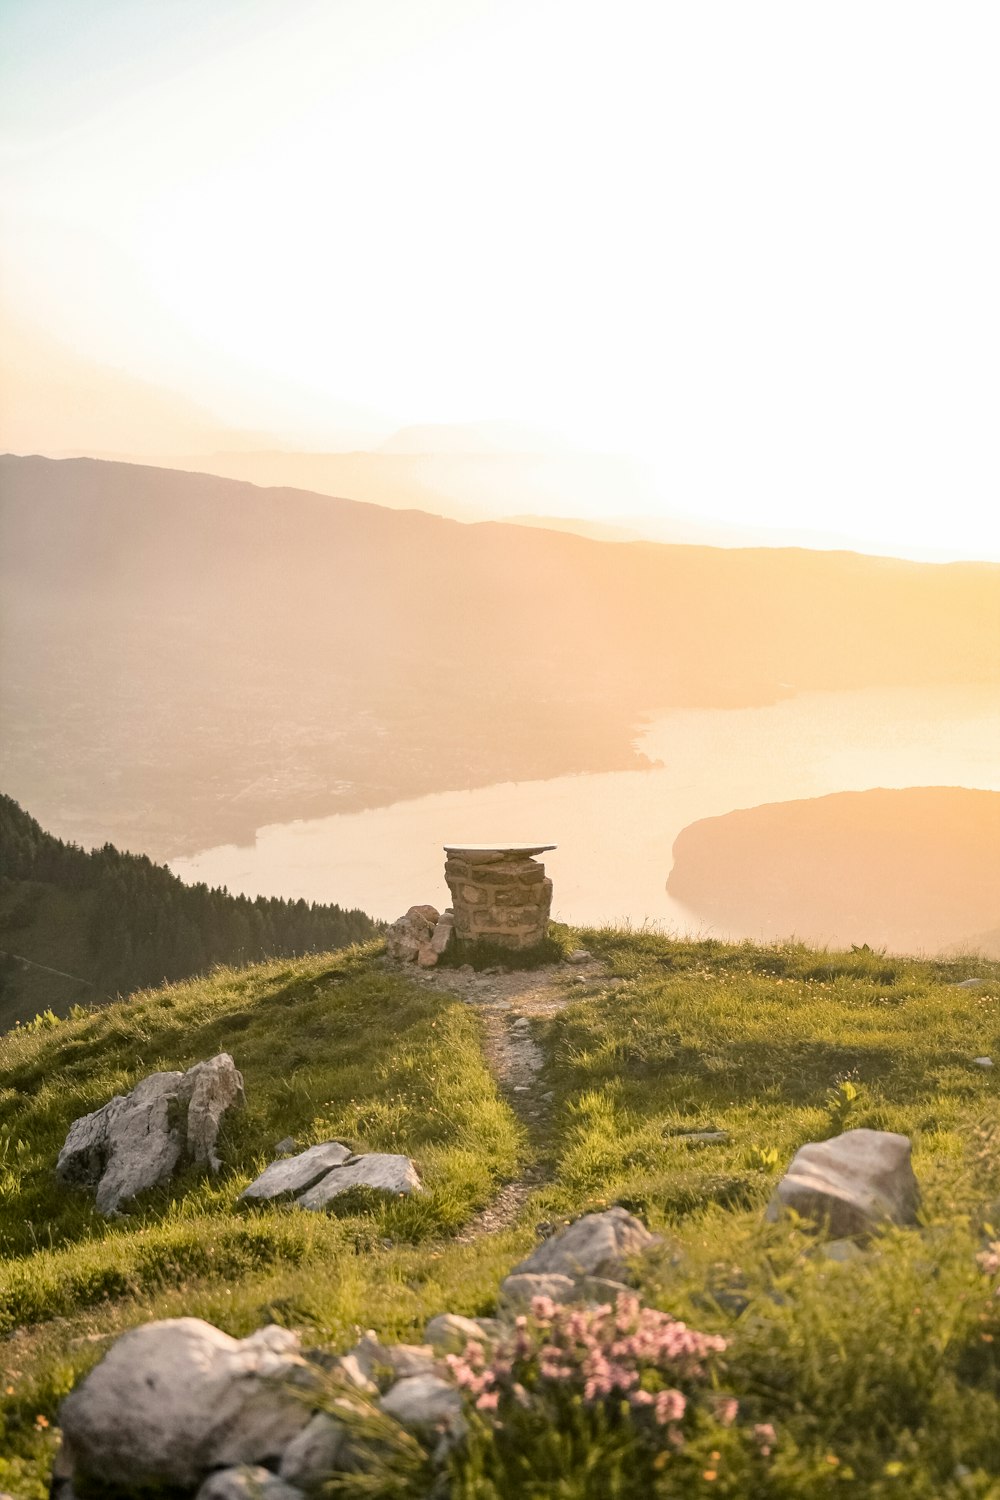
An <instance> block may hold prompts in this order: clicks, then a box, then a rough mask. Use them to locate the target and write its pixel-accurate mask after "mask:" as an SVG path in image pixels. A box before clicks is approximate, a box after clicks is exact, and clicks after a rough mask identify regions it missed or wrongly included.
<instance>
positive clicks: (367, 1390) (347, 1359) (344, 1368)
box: [336, 1351, 378, 1396]
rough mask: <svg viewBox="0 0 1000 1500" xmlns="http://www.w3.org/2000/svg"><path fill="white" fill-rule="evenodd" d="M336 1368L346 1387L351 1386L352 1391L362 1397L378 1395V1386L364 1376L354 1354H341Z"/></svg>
mask: <svg viewBox="0 0 1000 1500" xmlns="http://www.w3.org/2000/svg"><path fill="white" fill-rule="evenodd" d="M336 1368H337V1370H338V1371H339V1373H340V1374H341V1375H342V1376H343V1378H344V1379H345V1380H346V1381H347V1383H348V1385H352V1386H353V1387H354V1389H355V1390H356V1391H360V1392H361V1393H362V1395H364V1396H377V1395H378V1386H377V1385H376V1384H375V1382H374V1380H369V1378H368V1376H367V1375H366V1374H365V1371H364V1370H363V1368H362V1366H361V1361H360V1360H359V1359H358V1357H357V1355H356V1354H353V1353H351V1352H350V1351H348V1353H347V1354H342V1355H341V1356H340V1358H339V1359H338V1360H337V1365H336Z"/></svg>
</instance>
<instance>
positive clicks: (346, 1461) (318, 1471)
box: [278, 1411, 352, 1490]
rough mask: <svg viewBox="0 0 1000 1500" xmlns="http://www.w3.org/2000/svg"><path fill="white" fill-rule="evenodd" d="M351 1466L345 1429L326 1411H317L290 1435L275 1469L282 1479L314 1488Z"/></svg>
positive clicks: (310, 1488)
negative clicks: (295, 1433) (279, 1465)
mask: <svg viewBox="0 0 1000 1500" xmlns="http://www.w3.org/2000/svg"><path fill="white" fill-rule="evenodd" d="M350 1467H352V1463H351V1459H350V1438H349V1436H348V1433H347V1429H346V1428H345V1427H343V1426H342V1425H341V1424H340V1423H339V1422H338V1421H336V1420H335V1419H334V1418H333V1417H331V1416H330V1415H329V1413H328V1412H325V1411H318V1412H317V1413H316V1415H315V1416H314V1417H311V1418H310V1419H309V1421H308V1422H307V1424H306V1426H305V1427H303V1429H302V1431H301V1432H300V1433H298V1434H297V1435H296V1436H295V1437H293V1438H292V1441H291V1442H290V1443H289V1445H288V1447H287V1448H286V1449H285V1452H284V1455H283V1457H282V1460H281V1467H280V1469H279V1470H278V1472H279V1474H280V1475H281V1477H282V1479H287V1480H288V1481H290V1482H291V1483H293V1484H297V1485H299V1486H301V1488H303V1489H305V1490H313V1489H316V1488H317V1487H318V1486H319V1485H321V1484H323V1483H324V1482H325V1481H326V1480H328V1479H332V1478H333V1476H334V1474H335V1473H336V1472H337V1471H338V1470H343V1469H345V1468H350Z"/></svg>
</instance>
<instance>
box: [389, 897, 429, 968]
mask: <svg viewBox="0 0 1000 1500" xmlns="http://www.w3.org/2000/svg"><path fill="white" fill-rule="evenodd" d="M437 923H438V911H437V908H436V907H433V906H411V907H410V909H409V911H407V912H406V913H405V914H404V915H403V916H401V917H397V919H396V921H395V922H393V924H392V926H391V927H390V928H389V931H388V932H387V933H386V937H385V951H386V953H387V954H388V955H389V957H390V958H391V959H394V960H395V962H396V963H403V964H411V963H414V962H415V960H416V959H417V958H418V957H419V954H420V950H421V948H426V947H429V946H430V943H431V939H432V938H433V936H434V929H435V928H436V926H437Z"/></svg>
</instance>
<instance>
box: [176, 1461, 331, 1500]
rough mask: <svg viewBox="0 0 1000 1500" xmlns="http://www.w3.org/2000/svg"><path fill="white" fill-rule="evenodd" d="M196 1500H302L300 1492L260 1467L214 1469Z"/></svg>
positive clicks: (253, 1465) (268, 1470)
mask: <svg viewBox="0 0 1000 1500" xmlns="http://www.w3.org/2000/svg"><path fill="white" fill-rule="evenodd" d="M195 1500H305V1497H304V1495H303V1493H302V1491H301V1490H299V1489H296V1488H295V1487H294V1486H293V1485H290V1484H286V1482H285V1481H284V1480H283V1479H279V1478H278V1476H277V1474H272V1473H271V1471H270V1469H262V1468H261V1467H260V1465H259V1464H252V1465H246V1464H244V1465H241V1466H240V1468H238V1469H217V1470H216V1472H215V1473H214V1474H211V1475H210V1476H209V1477H208V1479H206V1480H205V1483H204V1484H203V1485H202V1487H201V1489H200V1490H199V1491H198V1493H197V1495H196V1496H195Z"/></svg>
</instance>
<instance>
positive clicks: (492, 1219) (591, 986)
mask: <svg viewBox="0 0 1000 1500" xmlns="http://www.w3.org/2000/svg"><path fill="white" fill-rule="evenodd" d="M417 977H418V978H419V979H420V981H421V982H422V983H424V984H426V985H427V986H428V987H429V988H434V989H438V990H442V991H447V992H449V993H451V994H454V995H456V996H457V997H458V998H459V999H461V1000H463V1001H464V1002H465V1003H466V1004H468V1005H472V1006H474V1007H475V1008H476V1011H477V1013H478V1014H479V1016H480V1019H481V1021H482V1024H483V1050H484V1052H485V1055H486V1059H487V1062H488V1063H489V1065H490V1068H491V1069H492V1072H493V1076H494V1077H495V1078H496V1080H497V1083H498V1085H499V1087H500V1090H501V1092H502V1093H503V1095H504V1097H505V1098H506V1100H507V1102H508V1103H509V1104H510V1106H511V1108H512V1109H513V1111H514V1113H515V1114H516V1115H517V1117H518V1119H519V1120H520V1121H521V1123H522V1124H523V1125H524V1127H525V1129H526V1131H527V1133H528V1138H529V1140H530V1142H531V1145H532V1147H533V1150H534V1153H535V1160H534V1161H532V1162H531V1163H530V1164H529V1165H527V1166H526V1167H525V1169H524V1171H523V1173H522V1175H521V1176H520V1177H518V1178H517V1179H516V1180H515V1181H514V1182H508V1183H505V1184H504V1186H503V1187H502V1188H501V1189H500V1191H499V1192H498V1193H497V1195H496V1197H495V1198H493V1199H492V1200H491V1202H490V1203H489V1204H487V1206H486V1207H485V1208H483V1209H481V1210H480V1211H479V1213H477V1214H476V1215H474V1216H473V1218H472V1219H470V1221H469V1223H468V1224H467V1225H466V1226H465V1228H464V1229H463V1230H462V1231H461V1232H460V1233H459V1234H458V1235H456V1240H457V1242H458V1243H459V1244H468V1243H470V1242H471V1241H473V1240H477V1239H479V1238H480V1237H481V1236H482V1235H485V1234H496V1233H498V1232H499V1231H500V1230H503V1229H507V1228H509V1227H510V1226H511V1225H512V1224H514V1223H515V1222H516V1220H517V1218H518V1216H519V1214H520V1212H521V1209H522V1208H523V1206H524V1204H525V1202H526V1201H527V1199H528V1198H529V1197H530V1195H531V1194H532V1193H533V1192H534V1191H535V1190H536V1189H537V1188H539V1187H540V1186H542V1185H543V1184H544V1183H545V1182H546V1181H547V1180H548V1178H549V1175H550V1168H549V1165H548V1162H547V1160H546V1149H547V1143H548V1141H549V1138H550V1134H551V1130H550V1127H551V1117H552V1102H553V1096H552V1093H551V1092H550V1091H549V1090H548V1089H547V1088H546V1086H545V1080H544V1078H543V1077H542V1070H543V1066H544V1063H545V1057H544V1054H543V1052H542V1050H541V1048H540V1047H539V1046H538V1044H537V1042H536V1041H535V1040H534V1038H533V1036H532V1022H533V1021H535V1020H537V1019H539V1018H547V1017H549V1016H554V1015H557V1014H558V1012H559V1011H561V1010H563V1009H564V1008H565V1007H566V1006H567V1005H569V1004H570V1003H571V1002H572V1001H574V1000H578V999H581V998H584V997H585V996H588V995H592V994H594V993H596V992H598V991H599V990H600V989H601V988H602V987H605V986H606V985H607V983H608V979H607V967H606V965H605V964H604V963H602V962H601V961H600V960H598V959H594V958H591V957H589V956H588V957H587V958H586V959H585V960H581V961H579V962H575V963H570V964H551V965H547V966H546V967H545V968H542V969H535V970H523V971H519V972H515V973H503V972H495V971H489V970H484V971H483V972H482V973H478V974H477V973H475V972H474V971H473V970H472V969H439V970H434V971H429V972H427V973H424V974H420V975H418V976H417Z"/></svg>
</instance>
